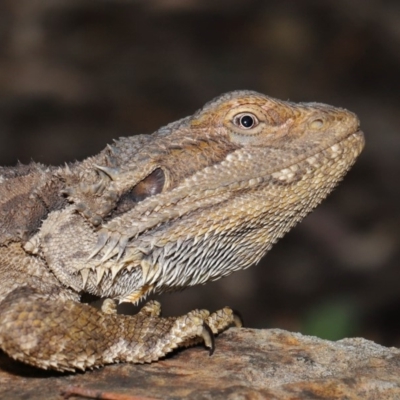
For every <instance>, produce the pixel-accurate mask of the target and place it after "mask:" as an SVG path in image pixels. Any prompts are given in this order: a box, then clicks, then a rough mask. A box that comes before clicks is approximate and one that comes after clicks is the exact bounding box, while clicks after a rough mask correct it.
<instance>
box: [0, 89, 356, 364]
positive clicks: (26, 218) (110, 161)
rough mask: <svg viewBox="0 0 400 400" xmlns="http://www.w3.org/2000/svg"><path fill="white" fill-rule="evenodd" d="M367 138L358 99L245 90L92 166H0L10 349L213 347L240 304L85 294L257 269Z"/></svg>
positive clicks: (130, 354)
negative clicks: (181, 303)
mask: <svg viewBox="0 0 400 400" xmlns="http://www.w3.org/2000/svg"><path fill="white" fill-rule="evenodd" d="M363 145H364V138H363V134H362V132H360V131H359V121H358V119H357V117H356V116H355V115H354V114H353V113H351V112H349V111H347V110H344V109H340V108H334V107H331V106H328V105H324V104H318V103H300V104H295V103H290V102H283V101H279V100H275V99H272V98H270V97H267V96H264V95H262V94H259V93H255V92H250V91H238V92H232V93H227V94H225V95H222V96H220V97H218V98H217V99H215V100H213V101H211V102H209V103H207V104H206V105H205V106H204V107H203V108H202V109H201V110H199V111H197V112H196V113H195V114H194V115H193V116H191V117H187V118H184V119H182V120H180V121H177V122H174V123H172V124H169V125H167V126H166V127H163V128H161V129H160V130H158V131H157V132H155V133H153V134H152V135H139V136H134V137H129V138H121V139H119V140H118V141H116V142H115V143H114V144H113V145H112V146H108V147H107V148H106V149H105V150H104V151H102V152H101V153H100V154H99V155H97V156H95V157H93V158H89V159H87V160H85V161H83V162H81V163H75V164H72V165H67V166H65V167H60V168H56V167H45V166H42V165H39V164H31V165H28V166H24V165H19V166H17V167H14V168H0V218H1V221H2V224H1V226H0V279H1V281H2V283H3V285H2V286H1V287H0V348H1V349H3V350H4V351H5V352H6V353H8V354H9V355H10V356H11V357H13V358H15V359H17V360H21V361H23V362H26V363H29V364H32V365H35V366H38V367H41V368H53V369H57V370H75V369H85V368H91V367H94V366H99V365H104V364H107V363H113V362H125V361H126V362H150V361H153V360H157V359H158V358H160V357H162V356H163V355H165V354H166V353H168V352H169V351H171V350H172V349H174V348H176V347H180V346H186V345H189V344H192V343H196V342H198V341H199V340H200V341H201V340H202V339H204V340H205V341H206V345H208V346H209V347H212V333H211V331H212V332H213V333H218V332H219V331H221V330H223V329H226V327H227V326H229V325H230V324H232V323H233V322H235V316H234V314H233V313H232V311H231V310H230V309H229V308H225V309H223V310H220V311H218V312H216V313H214V314H211V315H210V314H209V312H208V311H205V310H200V311H199V310H196V311H193V312H191V313H189V314H187V315H186V316H182V317H179V318H160V317H159V314H160V307H159V305H158V303H156V302H151V303H149V304H148V305H147V306H145V307H144V308H143V309H142V311H141V312H140V313H139V314H138V315H135V316H132V317H131V316H123V315H117V314H116V312H115V306H114V303H113V302H110V301H107V302H106V303H105V304H104V306H103V308H102V310H100V311H99V310H95V309H93V308H92V307H90V306H88V305H86V304H81V303H80V302H79V300H80V296H81V294H82V293H83V292H88V293H91V294H94V295H97V296H101V297H105V298H108V299H115V300H119V301H127V302H137V301H139V300H140V299H142V298H144V297H145V296H146V295H147V294H149V293H150V292H152V291H155V292H164V291H171V290H177V289H181V288H186V287H188V286H192V285H196V284H200V283H205V282H207V281H210V280H215V279H218V278H220V277H222V276H225V275H228V274H230V273H232V272H233V271H236V270H240V269H244V268H247V267H249V266H250V265H252V264H254V263H256V262H258V261H259V259H260V258H261V257H262V256H263V255H264V254H265V253H266V252H267V251H268V250H269V249H270V248H271V246H272V245H273V243H275V242H276V241H277V240H278V239H279V238H280V237H282V236H283V235H284V234H285V233H286V232H287V231H288V230H289V229H291V228H292V227H293V226H294V225H295V224H296V223H297V222H298V221H300V220H301V219H302V218H303V217H304V216H305V215H306V214H307V213H309V212H310V211H311V210H312V209H313V208H314V207H315V206H317V205H318V204H319V203H320V202H321V201H322V200H323V199H324V198H325V197H326V196H327V194H328V193H329V192H330V191H331V190H332V189H333V188H334V187H335V186H336V184H337V183H338V182H339V181H340V180H341V179H342V177H343V176H344V175H345V173H346V172H347V171H348V169H349V168H350V167H351V165H352V164H353V163H354V161H355V160H356V158H357V156H358V155H359V153H360V152H361V150H362V148H363ZM236 322H237V320H236ZM209 328H210V329H209Z"/></svg>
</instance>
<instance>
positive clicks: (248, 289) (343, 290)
mask: <svg viewBox="0 0 400 400" xmlns="http://www.w3.org/2000/svg"><path fill="white" fill-rule="evenodd" d="M399 73H400V2H399V1H397V0H392V1H389V0H387V1H374V0H372V1H368V2H367V1H363V0H325V1H317V0H314V1H312V0H303V1H301V2H300V1H295V0H292V1H290V0H281V1H261V0H219V1H212V0H209V1H206V0H141V1H140V0H137V1H135V0H119V1H117V0H115V1H114V0H107V1H106V0H103V1H102V0H49V1H40V0H20V1H13V0H3V1H2V2H1V3H0V164H1V165H12V164H15V163H16V162H17V160H20V161H22V162H25V163H26V162H29V161H30V160H31V159H33V160H35V161H38V162H42V163H53V164H61V163H63V162H64V161H73V160H76V159H78V160H81V159H83V158H84V157H86V156H88V155H93V154H95V153H96V152H98V151H100V150H101V149H102V148H103V147H104V146H105V145H106V144H107V143H110V142H111V141H112V139H113V138H116V137H119V136H126V135H133V134H135V133H150V132H152V131H154V130H155V129H157V128H159V127H160V126H162V125H164V124H166V123H168V122H171V121H173V120H175V119H178V118H181V117H183V116H186V115H189V114H191V113H193V112H194V111H195V110H196V109H197V108H199V107H200V106H202V105H203V104H204V103H205V102H206V101H208V100H210V99H211V98H213V97H215V96H217V95H219V94H221V93H223V92H226V91H229V90H234V89H253V90H257V91H260V92H263V93H267V94H269V95H271V96H274V97H278V98H281V99H290V100H293V101H319V102H326V103H331V104H333V105H337V106H342V107H345V108H348V109H350V110H352V111H354V112H356V113H357V114H358V115H359V117H360V119H361V122H362V128H363V130H364V131H365V133H366V141H367V147H366V149H365V151H364V153H363V154H362V156H361V158H360V160H359V161H358V162H357V164H356V166H355V167H354V169H353V170H352V171H351V172H350V173H349V175H348V176H347V177H346V179H345V181H344V182H343V184H341V185H340V187H339V188H338V189H337V190H336V191H335V192H334V193H333V195H331V196H330V197H329V199H328V200H327V201H326V202H324V204H323V205H322V206H320V207H319V208H318V209H317V211H316V212H315V213H313V214H312V215H311V216H310V217H308V218H307V219H306V220H305V221H304V222H303V223H302V224H301V225H299V226H298V227H297V228H296V229H295V230H294V231H293V232H291V233H290V234H289V235H287V236H286V237H285V238H284V239H283V240H282V241H281V242H280V243H279V244H278V245H276V246H275V248H274V249H273V250H272V251H271V252H270V253H269V254H268V256H267V257H266V259H265V260H263V261H262V262H261V263H260V265H258V266H256V267H252V268H250V269H249V270H247V271H243V272H239V273H236V274H234V275H232V276H230V277H229V278H226V279H223V280H220V281H218V282H215V283H212V284H208V285H206V286H203V287H198V288H194V289H191V290H188V291H185V292H182V293H175V294H171V295H164V296H162V301H163V305H164V309H165V313H166V314H179V313H185V312H187V311H189V310H190V309H192V308H197V307H207V308H210V309H215V308H220V307H222V306H225V305H230V306H232V307H234V308H236V309H238V310H240V312H241V313H242V314H243V316H244V319H245V322H246V325H247V326H250V327H280V328H285V329H290V330H294V331H301V332H303V333H309V334H315V335H318V336H321V337H326V338H332V339H337V338H341V337H344V336H355V335H361V336H364V337H367V338H370V339H373V340H375V341H377V342H379V343H381V344H386V345H397V346H400V320H399V317H400V291H399V289H398V288H399V286H400V265H399V264H400V250H399V242H400V234H399V233H400V206H399V202H400V185H399V183H400V178H399V177H400V96H399V93H400V77H399Z"/></svg>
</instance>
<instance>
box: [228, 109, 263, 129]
mask: <svg viewBox="0 0 400 400" xmlns="http://www.w3.org/2000/svg"><path fill="white" fill-rule="evenodd" d="M233 123H234V124H235V125H236V126H238V127H239V128H242V129H251V128H254V127H256V126H257V125H258V123H259V122H258V119H257V117H256V116H255V115H254V114H250V113H240V114H237V115H235V117H234V118H233Z"/></svg>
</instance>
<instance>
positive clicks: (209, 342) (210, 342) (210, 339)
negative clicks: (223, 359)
mask: <svg viewBox="0 0 400 400" xmlns="http://www.w3.org/2000/svg"><path fill="white" fill-rule="evenodd" d="M201 336H202V338H203V340H204V344H205V346H206V347H208V348H209V349H210V350H209V355H210V356H212V355H213V353H214V350H215V340H214V334H213V332H212V330H211V328H210V327H209V326H208V325H207V323H205V322H203V329H202V331H201Z"/></svg>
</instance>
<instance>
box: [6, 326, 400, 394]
mask: <svg viewBox="0 0 400 400" xmlns="http://www.w3.org/2000/svg"><path fill="white" fill-rule="evenodd" d="M71 385H72V386H78V387H80V388H85V389H95V390H96V391H97V392H102V393H103V396H104V397H103V398H117V397H111V394H113V395H114V396H115V394H119V395H125V396H127V397H124V398H126V399H129V398H130V399H134V398H136V397H135V396H142V397H146V398H152V399H172V398H173V399H183V398H190V399H252V400H253V399H265V398H267V399H290V400H294V399H296V400H297V399H321V400H322V399H323V400H328V399H329V400H333V399H346V400H353V399H400V350H399V349H396V348H386V347H382V346H380V345H377V344H375V343H373V342H371V341H368V340H365V339H361V338H353V339H344V340H341V341H338V342H330V341H327V340H321V339H318V338H315V337H308V336H303V335H301V334H298V333H290V332H287V331H283V330H279V329H271V330H256V329H243V328H242V329H233V328H232V329H229V330H228V331H227V332H225V333H224V334H222V335H220V336H219V337H218V338H217V340H216V351H215V353H214V355H213V356H212V357H209V356H208V353H207V351H206V350H204V348H202V347H201V346H197V347H194V348H192V349H188V350H184V351H179V352H177V353H175V354H173V355H172V356H170V357H168V358H167V359H164V360H161V361H159V362H156V363H153V364H146V365H132V364H121V365H114V366H108V367H106V368H102V369H99V370H95V371H89V372H86V373H78V374H55V373H49V372H44V371H40V370H37V369H34V368H31V367H27V366H25V365H22V364H19V363H16V362H14V361H13V360H11V359H9V358H7V357H6V356H5V355H4V354H1V355H0V398H1V399H6V398H7V399H28V398H29V399H60V398H62V396H61V392H62V391H63V390H65V389H66V388H68V387H70V386H71ZM107 396H108V397H107Z"/></svg>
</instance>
